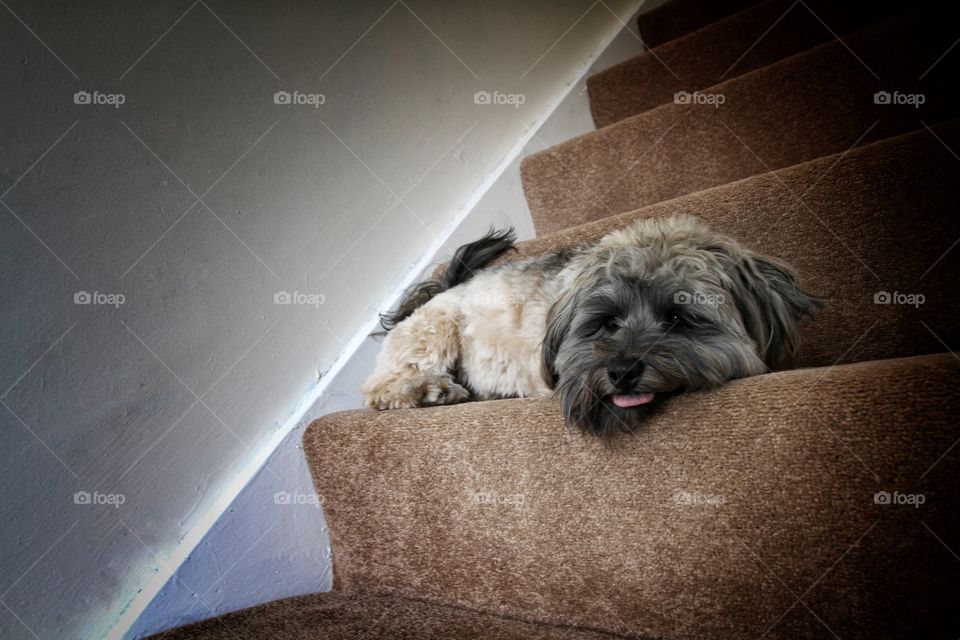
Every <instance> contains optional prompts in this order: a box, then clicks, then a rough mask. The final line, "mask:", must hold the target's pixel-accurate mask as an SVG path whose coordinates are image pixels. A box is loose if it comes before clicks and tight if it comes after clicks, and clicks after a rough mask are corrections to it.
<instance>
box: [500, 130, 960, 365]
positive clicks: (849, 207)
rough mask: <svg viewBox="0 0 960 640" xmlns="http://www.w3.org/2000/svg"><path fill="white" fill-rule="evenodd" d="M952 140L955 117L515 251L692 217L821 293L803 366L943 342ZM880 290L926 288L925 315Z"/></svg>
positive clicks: (806, 335) (958, 227)
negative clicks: (880, 301) (774, 259)
mask: <svg viewBox="0 0 960 640" xmlns="http://www.w3.org/2000/svg"><path fill="white" fill-rule="evenodd" d="M950 149H960V122H956V121H955V122H950V123H945V124H943V125H939V126H934V127H933V129H932V130H927V129H925V128H921V129H920V130H917V131H913V132H910V133H907V134H904V135H901V136H897V137H893V138H887V139H884V140H880V141H878V142H874V143H871V144H868V145H864V146H862V147H858V148H856V149H853V150H851V151H844V152H841V153H837V154H834V155H832V156H826V157H822V158H817V159H815V160H811V161H808V162H806V163H802V164H799V165H795V166H792V167H787V168H784V169H781V170H778V171H775V172H770V173H764V174H760V175H757V176H753V177H750V178H746V179H743V180H740V181H737V182H732V183H728V184H724V185H720V186H717V187H713V188H711V189H707V190H703V191H700V192H697V193H693V194H688V195H685V196H681V197H678V198H676V199H672V200H668V201H665V202H661V203H657V204H654V205H650V206H647V207H644V208H641V209H637V210H634V211H631V212H629V213H624V214H620V215H616V216H610V217H607V218H604V219H602V220H599V221H594V222H590V223H587V224H584V225H580V226H577V227H573V228H570V229H565V230H562V231H558V232H555V233H553V234H548V235H545V236H542V237H540V238H537V239H534V240H530V241H527V242H523V243H520V244H519V245H518V251H517V252H515V253H513V254H511V259H516V258H521V257H523V256H525V255H531V254H534V253H544V252H549V251H555V250H558V249H561V248H564V247H569V246H574V245H576V244H579V243H580V242H586V241H594V240H596V239H599V238H600V237H602V236H604V235H606V234H607V233H609V232H610V231H613V230H614V229H617V228H621V227H623V226H625V225H627V224H629V223H630V222H632V221H634V220H637V219H641V218H650V217H662V216H667V215H671V214H676V213H687V214H693V215H696V216H698V217H699V218H700V219H702V220H704V221H705V222H707V223H708V224H710V225H711V226H713V227H714V228H715V229H717V230H718V231H721V232H724V233H727V234H728V235H731V236H732V237H734V238H736V239H737V240H739V241H740V242H742V243H743V244H745V245H746V246H748V247H751V248H752V249H754V250H757V251H760V252H762V253H768V254H770V255H774V256H779V257H782V258H783V259H785V260H787V261H788V262H790V263H791V264H793V265H794V266H795V267H796V268H797V270H798V272H799V274H800V279H801V282H802V283H803V286H804V288H806V289H807V290H810V291H813V292H814V293H817V294H819V295H821V296H824V298H825V300H826V306H825V308H824V309H823V310H822V311H821V312H820V313H819V315H818V317H817V318H816V319H814V320H812V321H809V322H805V323H803V324H801V347H800V353H799V356H798V365H800V366H810V365H825V364H831V363H833V362H836V361H837V360H838V359H840V361H846V362H850V361H856V360H868V359H872V358H881V357H893V356H900V355H911V354H914V353H929V352H932V351H939V350H941V349H942V343H941V342H940V340H941V339H942V340H945V341H947V342H948V344H958V343H960V332H958V328H957V326H956V322H955V320H954V319H955V318H957V317H958V316H960V301H958V300H957V296H954V295H952V294H951V293H950V292H951V291H952V290H953V285H952V281H951V278H952V275H951V274H953V273H956V272H957V271H958V270H960V250H951V246H952V244H953V243H954V242H955V241H956V240H957V239H958V238H960V220H958V219H957V217H956V216H955V214H954V213H953V212H954V209H955V197H954V189H955V185H956V184H958V183H960V163H957V162H956V161H955V158H954V157H953V156H952V155H951V154H952V152H951V151H950ZM801 194H802V202H801V200H800V199H799V196H800V195H801ZM880 291H888V292H891V293H892V292H895V291H899V292H903V293H920V294H925V301H924V304H923V306H922V313H921V311H920V310H918V309H917V308H913V307H908V306H903V305H889V306H884V305H879V306H878V305H875V304H874V302H873V296H874V294H875V293H877V292H880ZM920 319H922V320H924V321H925V322H926V323H927V325H928V326H929V327H931V328H932V329H933V331H936V332H937V335H939V336H940V338H939V339H938V338H937V336H935V335H933V334H932V333H931V332H930V331H929V330H928V329H927V328H926V327H925V326H924V325H923V324H921V323H920V322H919V320H920ZM874 323H876V324H874ZM871 327H872V328H871ZM868 330H869V337H868V338H867V339H864V340H859V341H858V339H859V338H861V337H863V335H864V333H865V332H868ZM848 349H849V350H848Z"/></svg>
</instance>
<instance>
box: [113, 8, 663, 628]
mask: <svg viewBox="0 0 960 640" xmlns="http://www.w3.org/2000/svg"><path fill="white" fill-rule="evenodd" d="M644 8H646V6H645V7H644ZM625 22H626V23H627V25H628V26H627V27H625V28H624V29H623V30H621V32H620V33H619V34H618V35H617V36H616V37H615V38H614V39H613V41H612V42H611V43H610V44H609V46H607V47H606V48H605V49H604V50H603V51H602V52H600V53H599V56H598V57H597V59H596V60H595V61H594V62H593V63H592V64H591V65H590V67H589V68H585V67H582V68H581V69H582V73H581V75H580V77H579V79H577V81H576V82H575V83H573V84H572V86H571V87H569V90H568V93H567V94H566V96H565V97H563V99H562V100H561V101H560V102H559V103H558V104H557V105H556V107H555V109H554V111H553V112H552V113H550V114H549V117H547V118H546V119H545V121H544V122H543V123H542V124H539V126H536V127H534V128H535V130H531V131H530V132H528V134H527V137H528V138H529V141H528V142H527V144H526V145H525V146H524V148H523V149H522V150H521V151H520V153H518V154H517V156H516V158H514V159H513V160H512V161H511V162H510V163H509V165H507V166H506V168H505V169H504V171H503V173H502V174H501V175H500V176H499V177H498V178H497V179H496V181H495V182H494V183H493V184H492V185H491V186H490V188H489V189H488V190H487V191H486V192H485V193H484V194H483V197H482V198H481V199H480V200H479V202H477V204H476V206H474V207H473V208H472V209H471V210H470V211H469V213H468V214H467V217H466V218H465V219H464V220H463V221H462V222H461V223H460V224H459V225H458V226H457V227H456V229H455V230H453V233H452V234H451V236H450V237H449V238H448V239H447V241H446V242H445V243H444V245H443V246H442V247H441V248H440V249H439V251H437V252H436V253H435V254H434V255H432V256H425V262H428V263H430V265H431V266H430V267H428V268H427V269H426V271H425V273H423V274H421V275H420V276H418V277H425V276H426V275H427V274H429V273H430V272H432V270H433V265H434V264H436V263H440V262H445V261H446V260H448V259H449V258H450V257H451V256H452V255H453V252H454V251H455V250H456V248H457V247H458V246H460V245H461V244H463V243H465V242H470V241H472V240H475V239H476V238H478V237H480V236H481V235H483V234H484V233H485V232H486V231H487V229H489V228H490V227H495V228H505V227H514V229H515V230H516V232H517V236H518V238H519V239H520V240H525V239H529V238H532V237H534V229H533V220H532V218H531V216H530V211H529V209H528V207H527V202H526V199H525V196H524V194H523V186H522V184H521V179H520V161H521V160H522V159H523V157H525V156H527V155H529V154H530V153H533V152H535V151H537V150H539V149H541V148H543V147H544V146H547V145H552V144H556V143H558V142H562V141H564V140H568V139H570V138H572V137H575V136H578V135H581V134H583V133H586V132H588V131H592V130H593V129H594V125H593V118H592V116H591V114H590V104H589V100H588V97H587V88H586V78H587V77H588V76H589V75H591V74H593V73H596V72H597V71H600V70H603V69H606V68H608V67H610V66H612V65H614V64H617V63H618V62H621V61H622V60H626V59H628V58H631V57H633V56H635V55H638V54H639V53H641V52H642V51H643V45H642V44H641V42H640V39H639V37H638V35H637V33H636V20H635V19H634V17H631V18H630V19H628V20H626V21H625ZM384 304H386V303H384ZM381 341H382V338H381V337H377V336H375V337H369V338H367V339H365V340H364V341H363V342H362V343H361V344H360V346H359V348H358V349H357V350H356V352H354V353H352V354H349V356H348V357H346V359H345V360H346V361H345V362H344V363H343V366H342V368H341V369H340V370H339V371H338V373H337V374H336V375H335V376H333V379H332V380H330V381H329V384H328V386H326V387H325V388H324V390H323V393H322V394H321V395H320V398H319V399H318V401H317V402H316V403H315V404H314V405H313V406H311V407H310V409H309V410H308V411H307V413H306V415H305V416H304V418H303V419H302V420H301V421H300V422H299V424H298V425H297V427H296V428H295V429H294V430H293V431H291V432H290V434H289V435H288V436H287V437H286V438H284V440H283V442H282V443H281V444H280V446H279V447H277V449H276V451H274V452H273V454H272V455H271V456H270V458H269V459H268V460H267V462H266V463H265V464H264V466H263V468H261V469H260V471H258V472H257V474H256V476H255V477H254V478H253V479H252V480H251V482H250V483H249V484H248V485H247V486H246V487H244V489H243V491H242V492H241V493H240V495H239V496H238V497H237V499H236V500H235V501H234V502H233V504H231V505H230V508H229V509H228V510H227V512H226V513H224V515H223V517H221V518H220V519H219V520H218V521H217V523H216V524H215V525H214V526H213V528H212V529H211V530H210V532H209V533H207V535H206V536H205V537H204V538H203V540H202V541H201V542H200V544H199V545H197V547H196V548H195V549H194V550H193V551H192V552H191V553H190V556H189V557H188V558H187V559H186V560H185V561H184V562H183V564H181V565H180V566H179V568H178V569H177V571H176V573H175V574H174V575H173V576H171V577H170V578H169V579H168V580H167V581H166V583H165V584H164V585H163V588H162V589H161V590H160V592H159V593H158V594H157V596H156V597H155V598H154V599H153V600H152V601H151V602H150V604H149V606H148V607H147V608H146V609H145V610H144V611H143V613H142V614H141V615H140V616H139V617H138V618H137V620H136V622H135V624H134V625H133V627H132V628H131V629H130V631H129V632H128V634H127V638H142V637H145V636H147V635H150V634H152V633H156V632H158V631H162V630H164V629H168V628H171V627H175V626H179V625H182V624H186V623H188V622H193V621H196V620H201V619H204V618H208V617H210V616H211V615H213V614H222V613H226V612H229V611H235V610H237V609H242V608H244V607H249V606H252V605H254V604H257V603H259V602H263V601H269V600H276V599H279V598H284V597H288V596H293V595H299V594H304V593H313V592H318V591H326V590H328V589H329V588H330V587H331V585H332V575H331V558H330V553H331V550H330V540H329V535H328V531H327V528H326V523H325V521H324V517H323V513H322V508H321V505H320V504H319V500H315V501H311V499H310V498H311V497H312V496H314V495H315V494H314V488H313V482H312V480H311V478H310V472H309V469H308V468H307V465H306V461H305V459H304V456H303V451H302V450H301V447H300V442H301V440H302V438H303V431H304V429H305V428H306V426H307V425H308V424H309V423H310V422H311V421H312V420H314V419H316V418H317V417H320V416H322V415H326V414H328V413H332V412H335V411H342V410H347V409H357V408H359V407H362V406H363V402H362V398H361V396H360V385H361V384H362V382H363V380H364V379H366V377H367V376H368V375H370V373H372V371H373V364H374V362H375V361H376V357H377V353H378V352H379V350H380V345H381ZM278 496H280V498H279V500H280V501H281V504H279V505H278V504H277V502H278ZM285 498H286V503H284V499H285Z"/></svg>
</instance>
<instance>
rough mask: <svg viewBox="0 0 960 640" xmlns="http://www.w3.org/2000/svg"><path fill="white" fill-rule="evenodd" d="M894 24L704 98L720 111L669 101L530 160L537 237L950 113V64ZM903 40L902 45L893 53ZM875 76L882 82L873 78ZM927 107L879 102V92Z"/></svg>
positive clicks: (528, 186) (526, 178) (527, 183)
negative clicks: (916, 97) (912, 97)
mask: <svg viewBox="0 0 960 640" xmlns="http://www.w3.org/2000/svg"><path fill="white" fill-rule="evenodd" d="M908 27H909V26H908V25H901V24H900V23H899V22H891V23H886V24H884V25H882V26H879V27H876V28H872V29H869V30H867V31H863V32H859V33H858V34H855V35H854V36H851V37H850V38H849V39H847V40H846V45H847V46H849V47H850V48H851V49H853V50H854V51H855V52H856V53H857V56H859V58H860V60H858V59H857V58H856V57H854V56H853V55H852V54H851V52H850V50H848V48H847V46H845V45H844V44H842V43H839V42H832V43H829V44H825V45H823V46H821V47H818V48H816V49H814V50H812V51H809V52H805V53H804V54H801V55H798V56H794V57H792V58H789V59H787V60H784V61H781V62H780V63H777V64H775V65H772V66H769V67H765V68H764V69H761V70H758V71H754V72H751V73H749V74H746V75H744V76H741V77H739V78H735V79H733V80H731V81H729V82H725V83H723V84H720V85H717V86H716V87H713V88H711V89H709V90H707V91H706V93H705V94H704V95H705V96H706V98H709V97H711V96H714V100H715V101H716V102H717V103H719V100H720V99H719V98H716V96H722V100H723V102H722V104H719V106H716V105H711V104H669V105H664V106H662V107H659V108H657V109H654V110H652V111H648V112H646V113H643V114H640V115H638V116H634V117H632V118H628V119H627V120H624V121H622V122H619V123H617V124H616V125H613V126H610V127H607V128H605V129H602V130H599V131H596V132H593V133H590V134H587V135H584V136H581V137H579V138H575V139H574V140H571V141H569V142H567V143H564V144H562V145H558V146H556V147H552V148H551V149H549V150H546V151H543V152H541V153H538V154H535V155H532V156H530V157H528V158H526V159H525V160H524V162H523V165H522V173H523V183H524V191H525V193H526V196H527V200H528V202H529V203H530V210H531V213H532V215H533V219H534V224H535V226H536V228H537V232H538V234H541V235H542V234H544V233H549V232H552V231H556V230H559V229H563V228H566V227H570V226H573V225H575V224H580V223H583V222H589V221H591V220H598V219H601V218H605V217H607V216H610V215H613V214H616V213H621V212H624V211H630V210H632V209H636V208H639V207H643V206H646V205H649V204H653V203H656V202H661V201H664V200H667V199H670V198H674V197H677V196H680V195H684V194H687V193H693V192H695V191H699V190H701V189H706V188H709V187H713V186H716V185H720V184H725V183H727V182H732V181H735V180H739V179H742V178H746V177H749V176H751V175H757V174H759V173H762V172H765V171H768V170H772V169H779V168H782V167H787V166H790V165H793V164H797V163H801V162H804V161H807V160H810V159H813V158H817V157H820V156H824V155H829V154H831V153H837V152H842V151H844V150H846V149H849V148H850V147H851V146H853V145H854V144H864V143H867V142H870V141H873V140H878V139H880V138H883V137H887V136H891V135H896V134H898V133H902V132H906V131H909V130H913V129H917V128H922V127H923V125H922V123H921V122H922V121H924V122H927V123H932V122H936V121H937V120H940V119H944V118H946V117H948V116H949V115H951V114H953V113H956V111H957V109H956V104H955V100H954V99H953V96H952V94H953V90H954V88H953V86H952V78H953V76H952V75H951V73H952V70H953V67H954V64H955V63H954V62H952V61H951V58H950V57H949V56H947V57H946V58H944V59H943V61H941V62H940V64H939V65H938V66H937V67H936V68H935V70H934V72H931V73H930V74H929V75H927V76H926V77H925V79H924V80H923V81H922V82H918V81H917V78H918V77H919V76H920V75H921V74H923V73H924V70H926V69H927V68H929V67H930V65H931V64H932V62H933V61H934V60H936V58H937V57H938V56H940V55H941V54H942V50H940V49H939V47H937V46H936V45H934V44H933V43H931V42H928V41H927V38H926V34H924V33H923V32H922V31H921V30H919V29H910V28H908ZM894 41H900V42H902V43H903V47H900V46H896V47H892V46H890V43H891V42H894ZM861 61H863V62H865V63H866V65H867V66H869V68H870V69H872V70H873V73H876V74H878V75H879V77H880V78H882V80H878V79H877V78H875V77H874V75H873V73H871V71H870V69H868V68H867V67H865V66H864V64H862V63H861ZM882 90H885V91H888V92H893V91H898V92H900V94H914V93H922V94H923V95H924V98H925V103H924V104H923V105H922V106H920V107H919V108H913V107H911V106H908V105H891V104H875V94H876V93H877V92H878V91H882Z"/></svg>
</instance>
